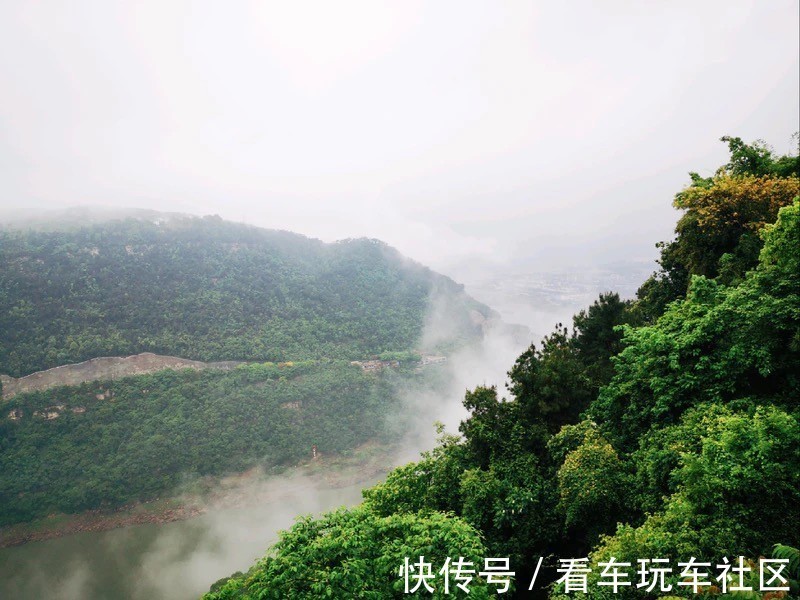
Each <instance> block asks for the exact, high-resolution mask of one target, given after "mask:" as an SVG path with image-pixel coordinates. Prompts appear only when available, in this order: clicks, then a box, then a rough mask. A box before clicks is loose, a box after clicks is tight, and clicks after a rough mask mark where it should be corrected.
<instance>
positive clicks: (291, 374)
mask: <svg viewBox="0 0 800 600" xmlns="http://www.w3.org/2000/svg"><path fill="white" fill-rule="evenodd" d="M393 390H394V385H393V382H392V381H391V380H390V378H389V374H386V375H384V376H380V377H376V376H374V375H370V374H365V373H363V372H362V371H361V370H360V369H359V368H358V367H352V366H350V365H348V364H346V363H320V364H313V363H294V364H293V365H291V366H289V365H284V366H278V365H276V364H251V365H244V366H241V367H239V368H236V369H234V370H232V371H221V370H216V369H207V370H203V371H194V370H188V369H187V370H181V371H161V372H158V373H153V374H150V375H139V376H135V377H127V378H123V379H119V380H116V381H111V382H92V383H86V384H82V385H79V386H71V387H66V386H65V387H60V388H54V389H51V390H47V391H43V392H36V393H28V394H19V395H17V396H15V397H14V398H12V399H11V400H10V401H7V402H5V403H4V405H3V410H4V413H3V415H2V418H0V524H7V523H13V522H17V521H26V520H30V519H32V518H35V517H40V516H44V515H47V514H49V513H51V512H68V513H69V512H77V511H82V510H86V509H94V508H100V507H115V506H119V505H121V504H124V503H127V502H129V501H131V500H137V499H138V500H146V499H150V498H154V497H158V496H160V495H161V494H163V493H164V492H168V491H170V490H171V489H172V488H173V487H174V486H176V485H178V484H180V483H182V482H184V481H186V480H187V479H190V478H192V477H203V476H208V475H222V474H225V473H227V472H231V471H242V470H245V469H248V468H250V467H253V466H261V467H264V468H270V467H273V466H276V465H285V464H293V463H296V462H297V461H300V460H303V459H307V458H309V457H310V456H311V446H312V445H316V446H317V447H318V449H319V452H321V453H322V454H336V453H341V452H343V451H346V450H349V449H352V448H354V447H355V446H357V445H358V444H361V443H364V442H366V441H367V440H369V439H372V438H374V437H375V436H377V435H384V434H385V423H386V420H385V418H384V417H385V414H386V412H387V410H388V409H389V408H390V407H392V406H393V405H394V403H396V401H397V400H396V399H397V396H396V395H395V393H394V391H393ZM98 396H100V397H98ZM48 407H50V408H49V409H48ZM76 409H77V410H78V411H84V412H75V410H76ZM12 411H21V413H22V418H21V419H19V420H17V421H12V420H10V419H9V418H8V415H9V413H11V412H12ZM37 411H38V412H39V413H40V415H34V413H35V412H37ZM47 412H55V413H56V414H57V418H54V419H50V420H48V419H46V418H45V417H44V416H42V413H47Z"/></svg>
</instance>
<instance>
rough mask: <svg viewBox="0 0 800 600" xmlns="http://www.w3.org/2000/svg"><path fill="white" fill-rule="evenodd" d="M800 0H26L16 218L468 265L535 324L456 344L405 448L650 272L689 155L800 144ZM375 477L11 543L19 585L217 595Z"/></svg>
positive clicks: (450, 270)
mask: <svg viewBox="0 0 800 600" xmlns="http://www.w3.org/2000/svg"><path fill="white" fill-rule="evenodd" d="M797 19H798V6H797V2H796V0H771V1H770V2H756V1H755V0H753V1H742V0H736V1H733V2H732V1H729V0H724V1H723V0H715V1H709V2H702V3H697V2H688V1H678V2H669V3H667V2H657V3H654V2H649V3H638V2H629V1H625V0H613V1H611V2H596V1H588V0H584V1H575V2H569V3H565V2H550V3H543V2H537V3H533V2H522V1H516V2H504V3H502V4H500V3H496V2H490V1H488V0H487V1H481V2H479V1H468V2H464V1H460V2H455V1H442V2H429V3H424V2H420V1H416V0H410V1H407V2H396V3H375V2H366V1H364V2H349V1H348V2H337V3H325V2H292V3H287V2H255V1H254V2H245V1H241V2H227V3H219V2H210V1H203V0H195V1H192V2H188V1H186V2H183V1H181V2H170V3H163V2H151V1H142V2H136V3H123V2H103V1H99V0H98V1H87V0H77V1H75V2H70V3H33V2H25V1H22V0H19V1H13V0H12V1H6V2H3V3H0V89H2V93H0V173H2V186H1V187H0V220H3V219H11V218H14V219H18V218H25V217H29V216H41V215H46V214H48V212H49V211H53V212H54V214H55V212H56V211H59V210H62V209H65V208H67V207H71V206H98V207H105V208H107V209H108V208H110V209H113V210H117V209H123V208H141V209H156V210H162V211H174V212H180V213H189V214H197V215H205V214H218V215H220V216H222V217H223V218H226V219H231V220H235V221H241V222H246V223H250V224H254V225H259V226H264V227H269V228H276V229H287V230H291V231H295V232H298V233H302V234H305V235H309V236H312V237H318V238H321V239H323V240H326V241H332V240H336V239H343V238H348V237H362V236H367V237H372V238H379V239H381V240H384V241H386V242H387V243H389V244H390V245H392V246H394V247H396V248H398V249H399V250H400V251H401V252H402V253H403V254H405V255H406V256H409V257H411V258H413V259H415V260H417V261H419V262H422V263H424V264H426V265H428V266H431V267H432V268H434V269H436V270H438V271H441V272H443V273H445V274H447V275H450V276H452V277H453V278H454V279H456V280H457V281H459V282H462V283H465V284H466V286H467V291H468V292H469V293H471V294H472V295H473V296H474V297H476V298H477V299H479V300H481V301H484V302H486V303H487V304H489V305H490V306H491V307H492V308H494V309H496V310H497V311H498V312H499V313H500V314H501V315H502V317H503V319H504V320H505V321H507V322H514V323H520V324H522V325H525V326H527V327H528V328H529V330H530V334H529V335H527V336H522V338H520V337H519V336H513V335H511V334H509V333H508V332H506V331H504V330H503V329H502V328H494V329H491V328H490V329H489V330H487V335H486V337H485V339H484V342H483V343H482V344H481V345H479V346H477V347H473V348H469V349H465V350H462V351H460V352H458V353H455V354H453V355H452V356H450V357H448V358H449V359H448V362H447V364H446V365H444V366H443V367H441V368H443V369H446V370H447V372H448V373H449V375H450V378H449V384H448V386H447V389H446V390H445V391H444V392H442V393H436V394H433V393H429V392H424V391H421V390H418V389H410V390H406V392H405V393H404V394H403V405H402V411H401V412H402V413H403V414H404V415H405V418H407V419H408V421H407V425H408V426H409V429H410V433H409V435H408V436H407V437H406V438H405V441H404V443H403V444H402V445H401V447H400V449H399V450H398V452H397V455H396V456H395V462H397V463H401V462H404V461H406V460H411V459H414V458H416V457H417V456H418V454H419V452H420V451H421V450H424V449H428V448H430V447H431V445H432V444H433V437H434V433H433V431H434V430H433V422H434V421H436V420H438V421H441V422H443V423H444V424H445V425H446V427H447V430H448V431H449V432H450V433H453V432H456V431H457V427H458V423H459V421H460V419H462V418H463V416H464V410H463V408H462V407H461V400H462V398H463V395H464V392H465V390H466V389H470V388H474V387H475V386H476V385H495V386H497V387H498V390H499V392H500V394H505V389H504V386H505V380H506V372H507V371H508V369H509V368H510V367H511V365H512V364H513V361H514V359H515V357H516V356H518V355H519V353H520V352H521V351H522V350H523V349H524V348H525V347H526V346H527V345H528V344H529V343H530V342H531V341H534V340H537V339H539V338H540V337H541V336H542V335H544V334H546V333H547V332H548V331H550V330H551V329H552V327H553V325H555V323H557V322H564V323H569V320H570V316H571V315H572V314H573V313H574V312H575V311H576V310H578V309H580V308H582V307H584V306H586V305H588V304H589V303H590V302H591V301H592V299H593V298H594V297H596V295H597V294H598V293H599V292H602V291H608V290H618V291H620V292H622V293H623V295H626V296H630V295H631V294H632V293H633V291H634V290H635V289H636V286H637V285H638V283H640V282H641V281H642V280H643V279H644V278H645V277H646V275H647V273H649V272H650V271H651V270H652V269H653V268H654V266H655V265H654V263H653V259H654V258H655V256H656V249H655V247H654V244H655V242H657V241H659V240H664V239H668V238H669V237H671V234H672V230H673V227H674V225H675V221H676V218H677V214H676V212H675V211H674V210H673V209H672V207H671V200H672V197H673V195H674V193H675V192H676V191H678V190H680V189H681V187H682V186H684V185H685V184H686V183H688V176H687V173H688V172H689V171H697V172H699V173H701V174H703V175H709V174H711V173H713V171H714V170H715V169H716V168H717V167H718V166H719V165H721V164H723V163H724V162H725V161H726V159H727V150H726V148H725V146H724V144H722V143H720V142H719V138H720V137H721V136H723V135H728V134H729V135H735V136H740V137H742V138H744V139H745V140H747V141H752V140H755V139H758V138H763V139H765V140H767V141H768V142H770V143H771V144H773V145H774V146H775V149H776V150H777V151H778V152H782V153H785V152H789V151H791V150H792V149H793V148H792V142H791V135H792V133H794V132H795V131H796V130H798V129H800V124H799V122H800V108H799V107H800V92H798V90H799V89H800V80H799V76H798V72H800V64H799V62H798V46H800V42H799V41H798V27H797ZM432 306H433V308H432V312H431V314H430V315H429V318H428V320H427V322H426V331H425V337H424V339H426V340H429V341H431V343H434V342H435V341H436V340H437V339H439V338H440V337H441V336H442V335H443V334H444V333H446V332H447V331H448V323H447V315H446V314H442V312H441V311H436V303H435V302H434V303H433V305H432ZM394 416H397V415H389V418H392V417H394ZM264 486H266V489H265V488H264ZM360 487H361V486H360V485H356V486H353V487H348V488H345V489H340V490H330V489H325V488H324V486H323V487H320V486H319V485H318V483H317V482H314V481H311V480H308V479H305V478H303V477H292V478H280V479H274V480H272V481H270V482H268V483H263V482H262V483H260V484H258V489H255V488H254V489H253V490H251V491H252V494H253V496H254V497H261V496H264V497H265V498H267V499H264V500H259V501H257V502H254V503H253V505H252V506H250V507H248V508H247V509H228V510H220V511H212V512H210V513H208V514H206V515H204V516H203V517H200V518H197V519H193V520H191V521H187V522H183V523H173V524H170V525H166V526H161V527H156V526H137V527H131V528H126V529H123V530H116V531H111V532H105V533H92V534H80V535H76V536H69V537H67V538H64V539H60V540H51V541H47V542H40V543H36V544H29V545H26V546H23V547H21V548H13V549H5V550H0V573H2V577H0V585H2V586H4V587H3V588H2V589H1V590H0V592H5V594H6V595H8V596H9V597H20V598H23V597H44V596H47V597H52V598H57V597H61V598H83V597H93V598H100V597H103V596H102V594H106V595H107V596H106V597H131V598H184V597H185V598H190V597H196V596H197V595H198V594H199V593H201V592H202V591H205V590H207V589H208V586H209V585H210V584H211V583H212V582H213V581H214V580H215V579H217V578H219V577H221V576H223V575H226V574H230V573H231V572H233V571H236V570H246V569H247V568H248V567H249V566H250V565H251V564H252V562H253V560H254V559H255V558H256V557H258V556H261V555H262V554H263V553H264V551H265V550H266V548H267V546H268V545H269V543H270V542H271V541H273V540H274V539H275V532H276V530H277V529H279V528H283V527H286V526H288V525H289V524H290V523H291V520H292V518H293V517H294V516H295V515H296V514H300V513H317V512H319V511H322V510H326V509H329V508H332V507H334V506H337V505H339V504H352V503H355V502H357V501H358V499H359V497H360V493H359V489H360ZM273 491H274V494H273ZM271 495H272V496H273V497H271V498H270V496H271ZM67 557H69V558H67Z"/></svg>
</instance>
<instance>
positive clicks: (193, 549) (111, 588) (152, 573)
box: [0, 479, 377, 600]
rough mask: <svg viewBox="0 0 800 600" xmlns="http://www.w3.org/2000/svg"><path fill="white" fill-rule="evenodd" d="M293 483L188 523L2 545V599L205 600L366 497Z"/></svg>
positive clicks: (357, 490) (357, 489)
mask: <svg viewBox="0 0 800 600" xmlns="http://www.w3.org/2000/svg"><path fill="white" fill-rule="evenodd" d="M376 481H377V479H375V480H370V481H367V482H363V483H359V484H357V485H353V486H350V487H344V488H336V489H332V488H325V487H318V486H316V485H310V484H308V483H307V482H304V483H302V484H301V485H298V484H297V482H296V481H293V482H287V483H285V484H277V485H284V487H285V488H286V489H284V490H282V491H281V497H280V499H279V500H272V501H266V502H262V503H260V504H259V505H257V506H250V507H247V508H237V509H225V510H217V511H213V512H209V513H207V514H205V515H202V516H200V517H197V518H194V519H190V520H188V521H179V522H174V523H168V524H165V525H151V524H147V525H137V526H132V527H126V528H123V529H114V530H111V531H103V532H87V533H79V534H75V535H70V536H67V537H63V538H59V539H53V540H47V541H43V542H34V543H30V544H26V545H24V546H17V547H14V548H3V549H0V599H6V598H8V599H12V598H13V599H19V600H25V599H29V598H30V599H36V600H40V599H50V598H52V599H70V600H72V599H81V600H90V599H97V600H104V599H108V600H120V599H127V598H130V599H136V600H138V599H145V598H146V599H151V600H158V599H167V598H168V599H176V600H183V599H188V598H197V597H199V596H200V595H201V594H203V593H204V592H206V591H208V588H209V586H210V585H211V584H212V583H213V582H215V581H217V580H218V579H220V578H221V577H226V576H228V575H230V574H231V573H233V572H234V571H237V570H242V571H246V570H247V569H248V568H249V567H250V565H251V564H252V563H253V562H254V561H255V560H256V559H257V558H258V557H260V556H262V555H263V554H264V552H265V550H266V549H267V547H268V546H269V545H270V544H271V543H272V542H273V541H275V539H276V534H277V531H278V530H280V529H285V528H286V527H288V526H289V525H291V523H292V521H293V519H294V517H296V516H297V515H300V514H308V513H319V512H321V511H325V510H329V509H332V508H336V507H338V506H342V505H348V506H349V505H354V504H358V503H359V502H360V501H361V489H362V488H364V487H368V486H370V485H372V484H373V483H375V482H376Z"/></svg>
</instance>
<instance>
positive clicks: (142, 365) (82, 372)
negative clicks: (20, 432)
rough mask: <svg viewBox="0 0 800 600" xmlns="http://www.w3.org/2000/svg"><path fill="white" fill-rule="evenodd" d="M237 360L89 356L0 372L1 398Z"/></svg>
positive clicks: (229, 365)
mask: <svg viewBox="0 0 800 600" xmlns="http://www.w3.org/2000/svg"><path fill="white" fill-rule="evenodd" d="M238 364H240V362H238V361H226V362H213V363H205V362H200V361H198V360H189V359H186V358H178V357H177V356H161V355H159V354H153V353H152V352H144V353H142V354H135V355H133V356H105V357H102V358H93V359H91V360H87V361H84V362H82V363H76V364H71V365H62V366H60V367H55V368H53V369H47V370H46V371H38V372H37V373H31V374H30V375H26V376H25V377H20V378H18V379H15V378H14V377H8V376H7V375H0V383H2V385H3V399H4V400H7V399H9V398H11V397H12V396H14V395H16V394H20V393H22V392H33V391H38V390H46V389H48V388H51V387H55V386H58V385H78V384H79V383H84V382H87V381H95V380H98V379H119V378H120V377H129V376H130V375H142V374H144V373H154V372H155V371H162V370H164V369H209V368H215V369H232V368H233V367H235V366H236V365H238Z"/></svg>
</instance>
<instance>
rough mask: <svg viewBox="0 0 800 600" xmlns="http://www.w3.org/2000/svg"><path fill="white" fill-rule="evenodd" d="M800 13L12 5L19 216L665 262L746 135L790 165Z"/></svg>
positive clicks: (488, 257) (688, 7) (450, 250)
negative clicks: (162, 218) (140, 214)
mask: <svg viewBox="0 0 800 600" xmlns="http://www.w3.org/2000/svg"><path fill="white" fill-rule="evenodd" d="M797 21H798V6H797V2H796V1H795V0H771V1H770V2H756V1H755V0H752V1H743V0H736V1H733V2H731V1H729V0H717V1H709V2H702V3H698V2H689V1H688V0H687V1H678V2H658V3H652V2H650V3H646V4H642V3H637V2H629V1H625V0H614V1H613V2H611V3H608V2H592V1H588V0H584V1H576V2H569V3H564V2H550V3H544V2H536V3H532V2H523V1H516V2H504V3H501V4H499V3H496V2H489V1H469V2H456V1H444V2H421V1H417V0H411V1H409V2H401V3H374V2H366V1H362V2H351V1H345V2H337V3H335V4H331V3H325V2H307V1H306V2H303V1H301V2H292V3H285V2H260V1H259V2H255V1H254V2H246V1H239V2H227V3H218V2H210V1H203V0H197V1H193V2H188V1H177V2H170V3H168V4H167V5H165V4H164V3H163V2H154V1H143V2H136V3H123V2H101V1H96V0H95V1H88V0H78V1H76V2H70V3H69V4H63V3H47V2H45V3H33V2H24V1H22V0H19V1H14V0H12V1H8V2H3V3H2V4H0V87H2V89H3V93H2V94H0V169H2V180H3V185H2V190H1V191H2V193H1V194H0V206H2V211H1V212H2V213H4V214H6V215H9V214H20V213H24V212H31V211H33V212H40V211H43V210H46V209H52V208H63V207H66V206H73V205H104V206H113V207H123V206H124V207H142V208H156V209H159V210H170V211H177V212H186V213H192V214H219V215H221V216H222V217H224V218H228V219H232V220H237V221H244V222H248V223H252V224H256V225H261V226H266V227H272V228H279V229H289V230H292V231H296V232H299V233H304V234H307V235H310V236H313V237H319V238H322V239H325V240H334V239H341V238H346V237H360V236H369V237H376V238H380V239H382V240H384V241H386V242H388V243H390V244H391V245H393V246H396V247H397V248H399V249H400V250H401V251H402V252H403V253H404V254H406V255H408V256H411V257H412V258H414V259H417V260H419V261H421V262H423V263H425V264H428V265H430V266H432V267H434V268H436V269H438V270H441V271H444V272H446V273H450V272H453V273H455V272H457V271H458V270H462V271H463V270H464V265H470V264H473V263H474V262H475V261H478V260H480V261H483V262H485V263H488V264H489V265H492V266H494V267H497V266H498V265H501V266H506V265H508V264H509V263H511V262H514V263H516V264H518V265H521V266H523V267H524V268H541V269H551V268H575V267H576V266H585V265H587V264H591V265H606V264H608V263H613V262H615V261H620V260H637V261H638V260H645V261H647V260H652V259H653V257H654V256H655V249H654V248H653V243H654V242H655V241H657V240H661V239H665V238H667V237H669V236H670V233H671V230H672V227H673V226H674V222H675V218H676V215H675V214H674V211H673V210H672V209H671V207H670V201H671V199H672V196H673V194H674V193H675V192H676V191H677V190H679V189H680V188H681V187H682V186H683V185H684V184H686V183H687V182H688V178H687V175H686V174H687V172H688V171H690V170H694V171H698V172H700V173H702V174H710V173H711V172H713V170H714V169H715V168H716V167H717V166H719V165H720V164H722V163H723V162H725V158H726V149H725V147H724V145H723V144H721V143H720V142H719V141H718V138H719V137H720V136H722V135H726V134H730V135H738V136H741V137H743V138H744V139H746V140H748V141H751V140H754V139H756V138H763V139H765V140H767V141H768V142H770V143H772V144H773V145H774V146H775V148H776V150H778V151H780V152H786V151H788V150H790V149H791V141H790V136H791V134H792V133H793V132H794V131H796V130H797V129H798V128H800V126H798V121H799V120H800V116H799V114H798V110H799V109H798V106H800V101H799V100H800V98H799V97H798V88H800V84H799V82H798V70H799V68H798V28H797Z"/></svg>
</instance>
